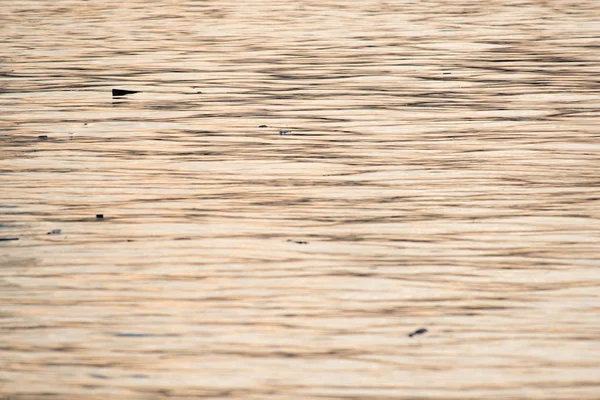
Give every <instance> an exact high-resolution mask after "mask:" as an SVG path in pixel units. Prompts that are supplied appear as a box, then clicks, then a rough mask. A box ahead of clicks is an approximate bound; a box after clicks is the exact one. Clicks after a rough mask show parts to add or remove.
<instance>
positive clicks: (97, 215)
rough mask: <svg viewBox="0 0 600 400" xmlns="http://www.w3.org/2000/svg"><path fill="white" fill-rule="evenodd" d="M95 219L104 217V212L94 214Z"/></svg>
mask: <svg viewBox="0 0 600 400" xmlns="http://www.w3.org/2000/svg"><path fill="white" fill-rule="evenodd" d="M96 219H104V214H96Z"/></svg>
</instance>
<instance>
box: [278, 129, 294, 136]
mask: <svg viewBox="0 0 600 400" xmlns="http://www.w3.org/2000/svg"><path fill="white" fill-rule="evenodd" d="M290 133H292V131H290V130H289V129H280V130H279V134H280V135H289V134H290Z"/></svg>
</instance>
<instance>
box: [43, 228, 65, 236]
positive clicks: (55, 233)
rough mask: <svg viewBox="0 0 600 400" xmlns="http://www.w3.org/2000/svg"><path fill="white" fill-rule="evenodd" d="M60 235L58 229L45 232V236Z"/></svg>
mask: <svg viewBox="0 0 600 400" xmlns="http://www.w3.org/2000/svg"><path fill="white" fill-rule="evenodd" d="M61 233H62V231H61V230H60V229H52V230H51V231H50V232H46V235H60V234H61Z"/></svg>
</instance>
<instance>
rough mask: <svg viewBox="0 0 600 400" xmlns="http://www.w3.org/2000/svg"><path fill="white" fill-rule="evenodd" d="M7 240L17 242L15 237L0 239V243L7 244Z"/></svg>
mask: <svg viewBox="0 0 600 400" xmlns="http://www.w3.org/2000/svg"><path fill="white" fill-rule="evenodd" d="M9 240H19V238H17V237H6V238H0V242H8V241H9Z"/></svg>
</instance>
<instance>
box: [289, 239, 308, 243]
mask: <svg viewBox="0 0 600 400" xmlns="http://www.w3.org/2000/svg"><path fill="white" fill-rule="evenodd" d="M287 241H288V242H290V243H296V244H308V242H307V241H305V240H292V239H288V240H287Z"/></svg>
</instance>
